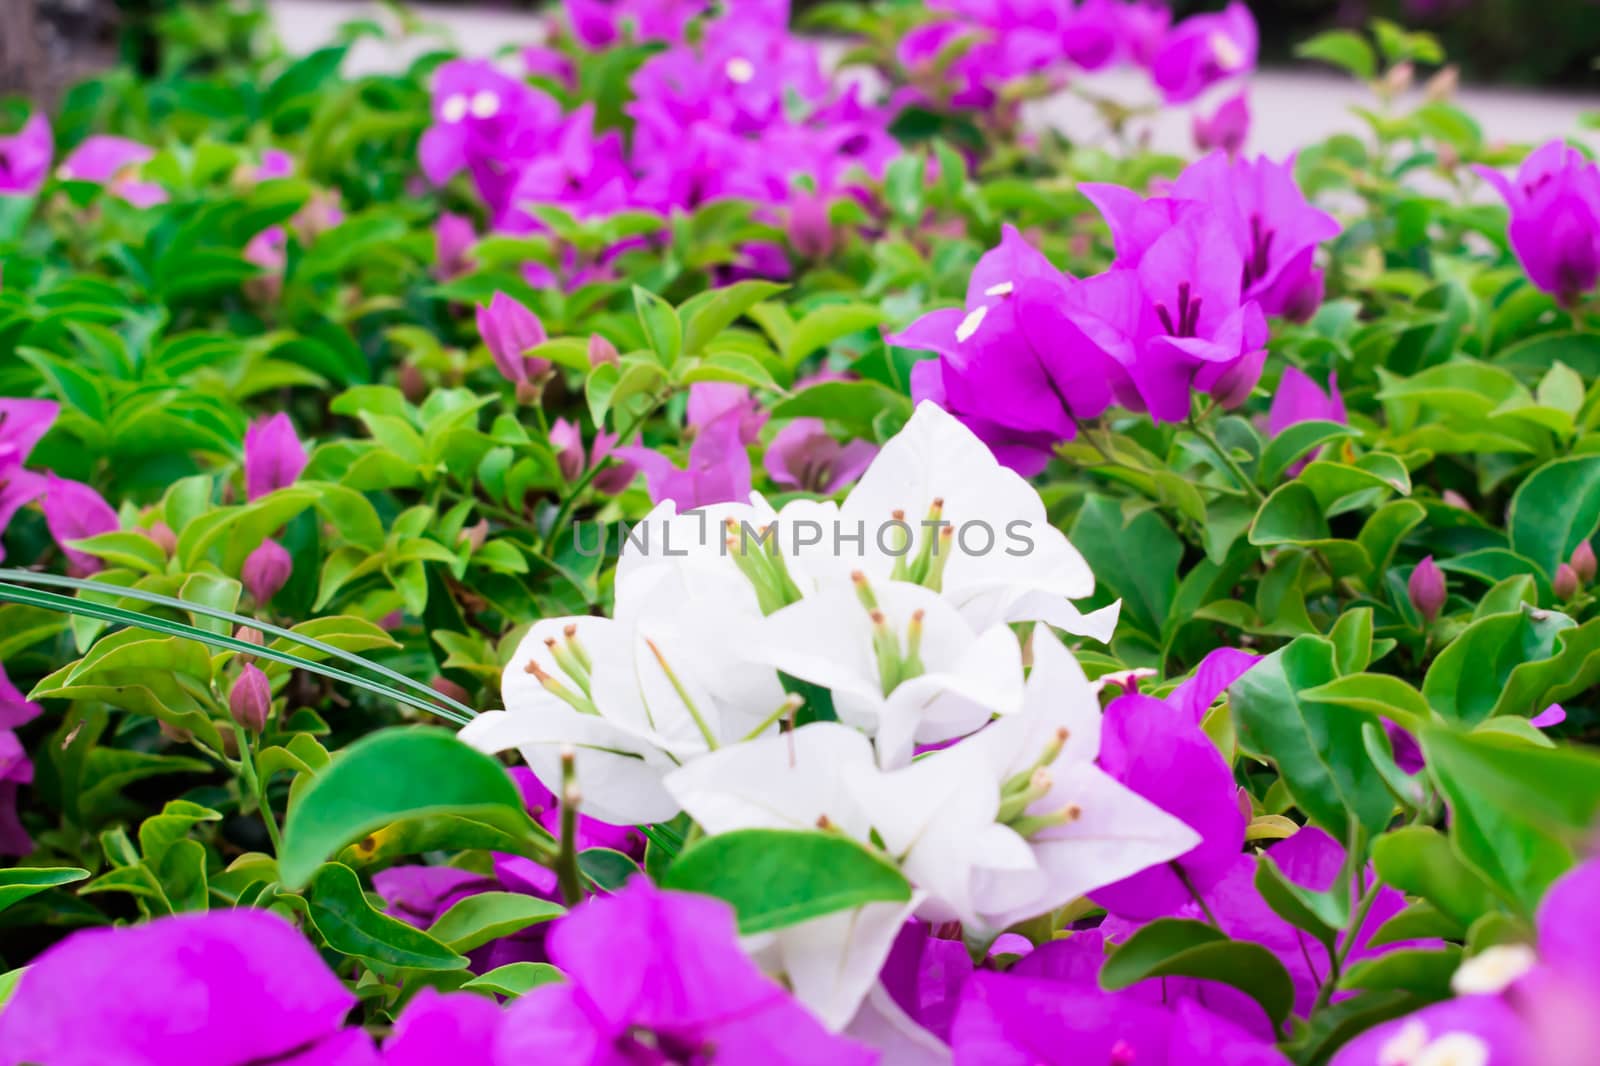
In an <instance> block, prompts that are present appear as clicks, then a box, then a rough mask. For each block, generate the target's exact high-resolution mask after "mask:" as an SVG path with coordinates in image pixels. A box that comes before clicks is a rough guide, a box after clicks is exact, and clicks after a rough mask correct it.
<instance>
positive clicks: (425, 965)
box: [306, 862, 467, 970]
mask: <svg viewBox="0 0 1600 1066" xmlns="http://www.w3.org/2000/svg"><path fill="white" fill-rule="evenodd" d="M306 910H307V912H308V913H309V914H310V916H311V923H312V924H313V925H315V926H316V927H317V932H319V933H321V934H322V939H324V940H326V941H327V942H328V946H329V947H331V948H333V949H334V950H335V951H338V952H340V953H341V954H344V955H353V956H355V957H356V958H358V959H364V960H366V961H367V962H372V963H378V964H381V965H387V966H400V967H404V968H407V969H415V970H460V969H464V968H465V967H466V965H467V960H466V958H465V957H463V956H461V955H458V954H456V953H455V952H454V951H452V950H450V949H449V948H448V947H446V946H445V945H443V944H441V943H439V941H437V940H435V939H434V938H433V937H431V936H429V935H428V934H427V933H424V932H423V931H422V930H420V929H418V928H416V927H414V926H411V925H408V924H407V923H405V922H402V921H401V920H400V919H398V918H391V917H390V916H389V915H387V914H384V913H383V912H381V911H377V910H374V909H373V907H372V904H371V903H369V902H367V895H366V893H365V892H363V891H362V890H361V879H360V878H359V877H357V876H356V873H355V871H354V870H352V869H350V867H348V866H341V865H340V864H338V863H336V862H330V863H328V864H326V865H324V866H322V867H319V868H318V869H317V871H316V873H315V874H314V875H313V876H312V877H311V882H310V884H309V885H308V886H307V890H306Z"/></svg>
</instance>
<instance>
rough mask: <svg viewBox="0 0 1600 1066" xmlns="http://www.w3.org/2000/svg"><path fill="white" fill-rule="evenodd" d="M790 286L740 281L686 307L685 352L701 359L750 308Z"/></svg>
mask: <svg viewBox="0 0 1600 1066" xmlns="http://www.w3.org/2000/svg"><path fill="white" fill-rule="evenodd" d="M786 288H788V286H787V285H780V284H778V283H777V282H772V281H738V282H734V283H733V284H732V285H726V286H723V287H722V288H720V289H713V290H712V291H711V292H710V293H709V294H707V296H706V298H705V299H703V300H702V299H700V298H698V297H697V298H696V299H694V300H691V301H689V302H688V303H686V304H684V306H683V308H682V309H681V311H682V314H683V317H684V328H683V350H684V351H685V352H686V353H687V354H689V355H699V354H700V353H701V352H703V351H705V349H706V346H707V345H708V344H710V343H711V341H712V340H713V339H714V338H715V337H716V336H717V334H719V333H721V332H722V331H723V330H725V329H727V328H728V327H729V326H731V325H733V323H734V321H735V320H737V319H738V318H739V316H740V315H742V314H744V313H745V312H746V311H748V310H750V308H752V307H754V306H755V305H756V304H758V303H760V302H761V301H762V300H765V299H767V298H768V297H770V296H776V295H777V294H778V293H780V292H782V291H783V290H784V289H786Z"/></svg>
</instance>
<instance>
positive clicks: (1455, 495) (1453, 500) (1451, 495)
mask: <svg viewBox="0 0 1600 1066" xmlns="http://www.w3.org/2000/svg"><path fill="white" fill-rule="evenodd" d="M1439 498H1440V499H1441V500H1443V501H1444V502H1445V503H1447V504H1449V505H1450V506H1451V507H1454V508H1457V509H1458V510H1462V511H1470V510H1472V502H1471V501H1470V500H1468V499H1467V498H1466V497H1465V496H1463V495H1461V493H1459V492H1457V491H1456V490H1455V489H1445V490H1444V493H1443V495H1441V496H1440V497H1439Z"/></svg>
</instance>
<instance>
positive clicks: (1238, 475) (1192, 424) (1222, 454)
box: [1189, 418, 1267, 503]
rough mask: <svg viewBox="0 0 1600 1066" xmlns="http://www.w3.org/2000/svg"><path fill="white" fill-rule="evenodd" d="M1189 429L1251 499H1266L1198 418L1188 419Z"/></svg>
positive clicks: (1261, 501)
mask: <svg viewBox="0 0 1600 1066" xmlns="http://www.w3.org/2000/svg"><path fill="white" fill-rule="evenodd" d="M1189 429H1190V431H1192V432H1193V433H1194V435H1195V436H1197V437H1199V438H1200V439H1201V440H1203V441H1205V443H1206V447H1208V448H1210V449H1211V452H1212V454H1213V455H1215V456H1216V457H1217V459H1218V460H1220V461H1221V462H1222V465H1223V466H1224V467H1226V468H1227V470H1228V473H1229V474H1230V475H1232V477H1233V479H1234V480H1235V481H1237V482H1238V483H1239V487H1240V488H1241V489H1243V490H1244V491H1245V492H1246V493H1247V494H1248V495H1249V496H1250V498H1251V499H1253V500H1254V501H1255V502H1256V503H1263V502H1265V501H1266V498H1267V497H1266V495H1265V494H1264V493H1263V492H1262V491H1261V490H1260V489H1258V488H1256V483H1255V482H1254V481H1251V480H1250V475H1248V474H1246V473H1245V472H1244V468H1243V467H1242V466H1240V465H1239V463H1238V461H1237V460H1235V459H1234V457H1233V456H1232V455H1229V454H1228V449H1226V448H1224V447H1223V446H1222V442H1221V441H1219V440H1217V438H1216V435H1215V434H1213V433H1212V432H1211V430H1209V429H1208V428H1206V427H1205V426H1203V425H1201V424H1200V420H1199V419H1197V418H1191V419H1189Z"/></svg>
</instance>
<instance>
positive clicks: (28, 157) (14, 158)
mask: <svg viewBox="0 0 1600 1066" xmlns="http://www.w3.org/2000/svg"><path fill="white" fill-rule="evenodd" d="M54 155H55V138H54V136H52V134H51V132H50V120H49V119H48V118H46V117H45V116H44V114H43V113H42V112H37V111H36V112H34V113H33V114H32V115H30V116H28V121H27V122H25V123H23V125H22V128H21V129H20V130H18V131H17V132H16V133H14V134H12V135H11V136H9V137H0V196H32V195H33V194H34V193H36V192H38V191H39V187H40V186H41V185H43V184H44V181H45V179H46V178H47V177H49V176H50V160H51V159H52V158H53V157H54Z"/></svg>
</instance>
